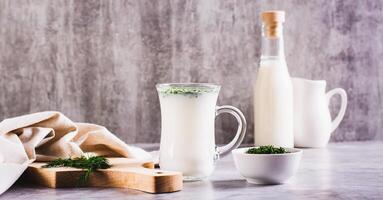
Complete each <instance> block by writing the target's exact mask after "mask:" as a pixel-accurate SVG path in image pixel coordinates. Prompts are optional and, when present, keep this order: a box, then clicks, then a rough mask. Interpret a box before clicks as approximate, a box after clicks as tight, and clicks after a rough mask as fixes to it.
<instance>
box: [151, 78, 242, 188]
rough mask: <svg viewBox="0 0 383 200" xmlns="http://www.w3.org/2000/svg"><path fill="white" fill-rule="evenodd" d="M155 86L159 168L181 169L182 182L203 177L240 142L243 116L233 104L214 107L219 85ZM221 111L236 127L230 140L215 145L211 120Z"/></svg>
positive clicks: (212, 121) (182, 84) (171, 84)
mask: <svg viewBox="0 0 383 200" xmlns="http://www.w3.org/2000/svg"><path fill="white" fill-rule="evenodd" d="M156 87H157V92H158V95H159V99H160V106H161V143H160V163H159V164H160V167H161V169H163V170H170V171H179V172H182V173H183V178H184V180H186V181H188V180H189V181H191V180H201V179H204V178H206V177H207V176H209V175H210V174H211V173H212V172H213V170H214V161H215V160H217V159H218V158H219V157H220V156H225V155H227V154H228V153H230V151H231V150H233V149H235V148H237V147H238V146H239V145H240V144H241V142H242V140H243V138H244V136H245V132H246V120H245V117H244V116H243V114H242V112H241V111H240V110H238V109H237V108H235V107H233V106H216V102H217V99H218V93H219V90H220V86H219V85H213V84H204V83H169V84H157V85H156ZM221 113H229V114H231V115H233V116H234V117H235V118H236V119H237V121H238V129H237V133H236V135H235V137H234V139H233V140H232V141H231V142H230V143H228V144H227V145H225V146H222V147H217V146H216V145H215V138H214V122H215V117H216V116H217V115H219V114H221Z"/></svg>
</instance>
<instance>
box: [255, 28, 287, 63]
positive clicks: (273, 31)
mask: <svg viewBox="0 0 383 200" xmlns="http://www.w3.org/2000/svg"><path fill="white" fill-rule="evenodd" d="M261 59H285V53H284V43H283V26H282V24H281V23H278V24H271V25H270V24H263V26H262V54H261Z"/></svg>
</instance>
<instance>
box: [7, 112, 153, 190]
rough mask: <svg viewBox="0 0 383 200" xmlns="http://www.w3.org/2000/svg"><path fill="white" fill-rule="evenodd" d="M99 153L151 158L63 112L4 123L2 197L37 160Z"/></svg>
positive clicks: (105, 130)
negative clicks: (75, 120)
mask: <svg viewBox="0 0 383 200" xmlns="http://www.w3.org/2000/svg"><path fill="white" fill-rule="evenodd" d="M88 152H89V153H90V152H92V153H95V154H97V155H103V156H108V157H128V158H135V159H141V160H143V159H144V160H148V159H151V156H150V154H149V153H148V152H146V151H144V150H142V149H140V148H137V147H132V146H129V145H127V144H126V143H124V142H123V141H121V140H120V139H118V138H117V137H116V136H115V135H113V134H112V133H111V132H109V131H108V130H107V129H106V128H105V127H102V126H99V125H95V124H88V123H74V122H72V121H71V120H70V119H68V118H67V117H66V116H64V115H63V114H61V113H60V112H55V111H46V112H39V113H34V114H28V115H23V116H20V117H15V118H10V119H5V120H4V121H2V122H0V194H2V193H3V192H4V191H5V190H7V189H8V188H9V187H10V186H11V185H12V184H13V183H14V182H15V181H16V180H17V179H18V178H19V177H20V176H21V174H22V173H23V172H24V171H25V169H26V168H27V166H28V164H30V163H32V162H33V161H49V160H52V159H56V158H59V157H60V158H68V157H78V156H82V155H83V154H84V153H88Z"/></svg>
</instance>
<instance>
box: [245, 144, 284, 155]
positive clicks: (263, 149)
mask: <svg viewBox="0 0 383 200" xmlns="http://www.w3.org/2000/svg"><path fill="white" fill-rule="evenodd" d="M246 153H248V154H283V153H289V152H287V151H286V149H284V148H282V147H274V146H273V145H268V146H260V147H254V148H250V149H248V150H247V151H246Z"/></svg>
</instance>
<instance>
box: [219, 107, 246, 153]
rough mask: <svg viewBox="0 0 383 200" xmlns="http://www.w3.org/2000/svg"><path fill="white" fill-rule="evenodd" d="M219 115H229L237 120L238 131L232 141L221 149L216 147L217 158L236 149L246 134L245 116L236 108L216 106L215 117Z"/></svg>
mask: <svg viewBox="0 0 383 200" xmlns="http://www.w3.org/2000/svg"><path fill="white" fill-rule="evenodd" d="M221 113H229V114H231V115H233V116H234V117H235V119H237V122H238V129H237V133H236V134H235V137H234V139H233V140H231V141H230V142H229V143H228V144H226V145H224V146H222V147H217V154H218V155H217V156H219V157H223V156H226V155H227V154H229V153H230V152H231V150H233V149H236V148H237V147H238V146H239V145H240V144H241V143H242V140H243V138H244V137H245V133H246V119H245V116H243V113H242V112H241V111H240V110H239V109H238V108H236V107H234V106H228V105H224V106H217V107H216V116H218V115H219V114H221Z"/></svg>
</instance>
